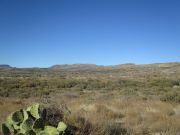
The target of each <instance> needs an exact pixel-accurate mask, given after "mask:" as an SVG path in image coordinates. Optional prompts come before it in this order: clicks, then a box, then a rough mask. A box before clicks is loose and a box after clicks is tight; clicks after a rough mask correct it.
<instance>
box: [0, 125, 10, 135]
mask: <svg viewBox="0 0 180 135" xmlns="http://www.w3.org/2000/svg"><path fill="white" fill-rule="evenodd" d="M2 132H3V134H4V135H11V131H10V129H9V127H8V126H7V124H2Z"/></svg>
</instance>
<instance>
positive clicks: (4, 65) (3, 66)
mask: <svg viewBox="0 0 180 135" xmlns="http://www.w3.org/2000/svg"><path fill="white" fill-rule="evenodd" d="M0 68H3V69H9V68H12V67H11V66H10V65H7V64H1V65H0Z"/></svg>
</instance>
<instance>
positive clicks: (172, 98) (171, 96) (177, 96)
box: [160, 91, 180, 103]
mask: <svg viewBox="0 0 180 135" xmlns="http://www.w3.org/2000/svg"><path fill="white" fill-rule="evenodd" d="M160 99H161V101H166V102H176V103H180V92H179V91H169V92H167V93H165V94H164V95H162V96H161V97H160Z"/></svg>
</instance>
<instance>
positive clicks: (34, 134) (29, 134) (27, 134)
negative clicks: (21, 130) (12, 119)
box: [24, 130, 36, 135]
mask: <svg viewBox="0 0 180 135" xmlns="http://www.w3.org/2000/svg"><path fill="white" fill-rule="evenodd" d="M24 135H36V133H35V132H34V131H33V130H28V131H26V133H25V134H24Z"/></svg>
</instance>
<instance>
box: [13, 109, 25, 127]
mask: <svg viewBox="0 0 180 135" xmlns="http://www.w3.org/2000/svg"><path fill="white" fill-rule="evenodd" d="M23 120H24V117H23V113H22V111H17V112H14V113H13V114H12V121H13V123H15V124H19V123H22V122H23Z"/></svg>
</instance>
